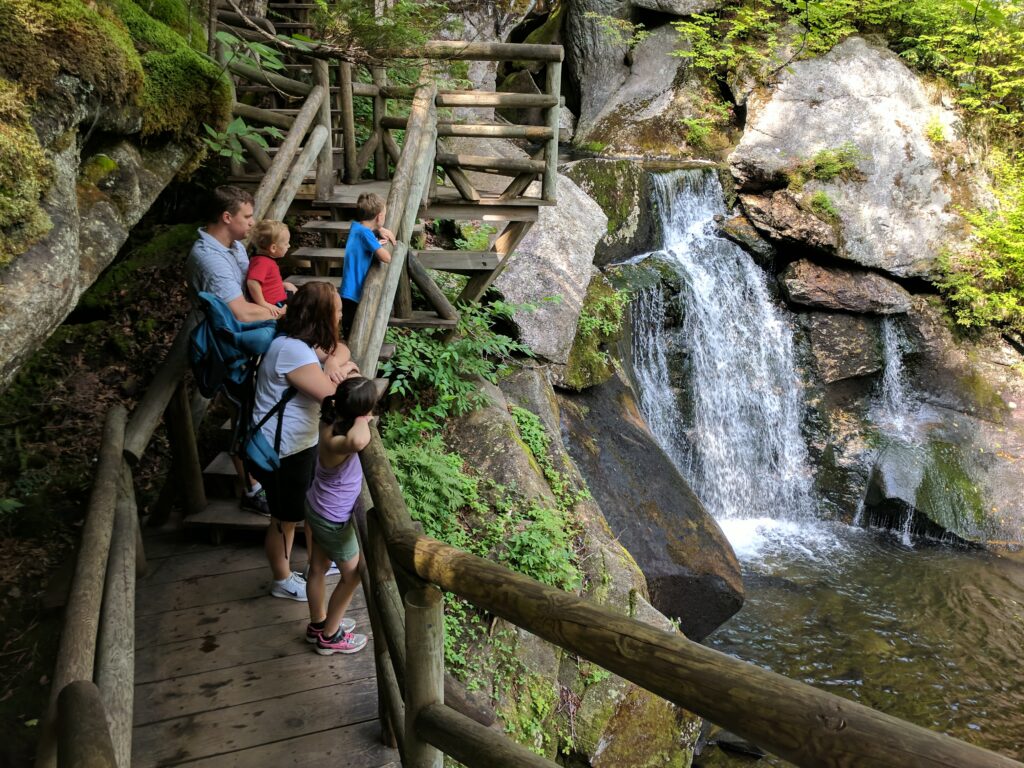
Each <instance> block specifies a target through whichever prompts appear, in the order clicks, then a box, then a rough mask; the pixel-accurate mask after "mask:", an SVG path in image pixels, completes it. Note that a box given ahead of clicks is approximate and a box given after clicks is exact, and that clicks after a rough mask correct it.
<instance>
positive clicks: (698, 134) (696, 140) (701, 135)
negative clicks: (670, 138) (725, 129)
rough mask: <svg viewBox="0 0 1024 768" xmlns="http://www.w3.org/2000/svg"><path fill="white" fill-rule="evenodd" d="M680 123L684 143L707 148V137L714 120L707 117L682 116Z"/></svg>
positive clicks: (711, 129) (712, 127)
mask: <svg viewBox="0 0 1024 768" xmlns="http://www.w3.org/2000/svg"><path fill="white" fill-rule="evenodd" d="M682 123H683V131H684V137H685V138H686V143H687V144H689V145H690V146H693V147H696V148H698V149H707V147H708V137H710V136H711V132H712V131H713V130H714V127H715V121H714V120H712V119H711V118H709V117H684V118H683V119H682Z"/></svg>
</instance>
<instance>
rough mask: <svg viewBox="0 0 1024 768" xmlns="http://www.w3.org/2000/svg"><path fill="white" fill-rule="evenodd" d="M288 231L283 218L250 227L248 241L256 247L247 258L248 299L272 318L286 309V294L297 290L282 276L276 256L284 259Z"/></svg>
mask: <svg viewBox="0 0 1024 768" xmlns="http://www.w3.org/2000/svg"><path fill="white" fill-rule="evenodd" d="M291 239H292V236H291V233H290V232H289V231H288V227H287V226H286V225H285V223H284V222H282V221H261V222H260V223H259V224H257V225H256V226H255V227H253V231H252V236H251V237H250V238H249V241H250V242H251V243H252V244H253V246H255V249H256V255H255V256H253V257H252V258H251V259H250V260H249V272H248V274H247V275H246V276H245V286H246V288H247V289H248V291H249V298H250V299H251V300H252V301H253V302H254V303H256V304H259V305H260V306H261V307H265V308H267V309H269V310H270V311H271V312H272V313H273V314H274V317H280V316H281V315H283V314H284V312H285V301H287V300H288V293H287V292H289V291H290V292H292V293H294V292H295V291H296V290H297V289H296V288H295V286H294V285H292V284H291V283H286V282H284V281H283V280H282V279H281V269H280V267H278V266H277V259H282V258H284V255H285V254H286V253H288V246H289V245H290V244H291Z"/></svg>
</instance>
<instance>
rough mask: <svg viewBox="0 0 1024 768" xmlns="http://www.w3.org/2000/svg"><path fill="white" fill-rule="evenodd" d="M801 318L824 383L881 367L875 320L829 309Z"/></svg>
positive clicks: (863, 373) (815, 364)
mask: <svg viewBox="0 0 1024 768" xmlns="http://www.w3.org/2000/svg"><path fill="white" fill-rule="evenodd" d="M804 320H805V323H806V325H807V327H808V330H809V332H810V339H811V354H812V356H813V359H814V367H815V369H816V370H817V373H818V376H819V378H820V379H821V380H822V381H823V382H824V383H825V384H832V383H834V382H837V381H841V380H843V379H852V378H855V377H858V376H867V375H869V374H872V373H877V372H878V371H880V370H882V365H883V359H882V347H881V341H880V340H879V327H878V321H877V320H875V319H872V318H869V317H863V316H860V315H845V314H839V313H829V312H811V313H810V314H808V315H807V316H806V317H805V319H804Z"/></svg>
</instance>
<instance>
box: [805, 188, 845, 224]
mask: <svg viewBox="0 0 1024 768" xmlns="http://www.w3.org/2000/svg"><path fill="white" fill-rule="evenodd" d="M809 204H810V206H811V210H812V211H813V212H814V214H815V215H816V216H817V217H818V218H820V219H825V220H826V221H835V220H836V219H838V218H839V211H838V210H836V206H835V203H833V202H832V198H830V197H829V196H828V195H827V194H826V193H825V192H824V190H821V189H819V190H818V191H817V192H815V193H814V194H813V195H811V199H810V201H809Z"/></svg>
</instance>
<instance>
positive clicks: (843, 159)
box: [786, 141, 863, 190]
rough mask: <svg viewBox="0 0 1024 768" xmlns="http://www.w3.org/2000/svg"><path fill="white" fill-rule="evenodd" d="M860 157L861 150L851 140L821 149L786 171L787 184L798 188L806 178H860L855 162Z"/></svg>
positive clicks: (826, 179) (820, 179)
mask: <svg viewBox="0 0 1024 768" xmlns="http://www.w3.org/2000/svg"><path fill="white" fill-rule="evenodd" d="M862 158H863V155H862V154H861V151H860V150H859V149H857V146H856V145H855V144H854V143H853V142H852V141H847V142H844V143H843V144H841V145H840V146H838V147H829V148H825V149H821V150H819V151H817V152H815V153H814V155H812V156H811V157H810V159H808V160H801V161H800V162H798V163H796V165H794V166H793V167H792V168H791V169H789V170H788V171H787V172H786V175H787V177H788V178H789V186H790V187H792V188H793V189H797V190H799V189H801V188H802V187H803V185H804V183H805V182H806V181H807V180H808V179H817V180H818V181H834V180H835V179H842V180H844V181H850V180H853V179H857V178H860V175H861V174H860V172H859V171H858V170H857V163H858V162H860V160H861V159H862Z"/></svg>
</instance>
